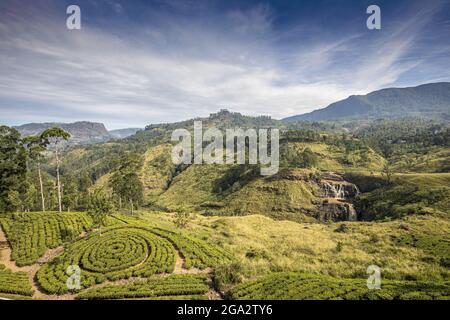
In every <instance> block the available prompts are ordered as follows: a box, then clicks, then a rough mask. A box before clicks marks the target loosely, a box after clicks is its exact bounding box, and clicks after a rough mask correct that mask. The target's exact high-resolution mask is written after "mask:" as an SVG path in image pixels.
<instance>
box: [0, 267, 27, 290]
mask: <svg viewBox="0 0 450 320" xmlns="http://www.w3.org/2000/svg"><path fill="white" fill-rule="evenodd" d="M0 292H1V293H10V294H20V295H25V296H32V295H33V290H32V289H31V285H30V280H29V279H28V274H26V273H25V272H12V271H11V270H9V269H6V267H5V266H4V265H2V264H0Z"/></svg>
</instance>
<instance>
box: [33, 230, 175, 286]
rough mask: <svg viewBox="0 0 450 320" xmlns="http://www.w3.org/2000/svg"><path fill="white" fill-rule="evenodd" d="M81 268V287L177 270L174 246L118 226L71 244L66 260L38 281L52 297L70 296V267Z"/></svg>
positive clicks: (44, 270) (57, 262) (59, 260)
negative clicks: (175, 267)
mask: <svg viewBox="0 0 450 320" xmlns="http://www.w3.org/2000/svg"><path fill="white" fill-rule="evenodd" d="M73 264H75V265H78V266H80V268H81V287H82V288H87V287H89V286H92V285H94V284H96V283H102V282H104V281H106V280H119V279H128V278H130V277H132V276H135V277H149V276H151V275H154V274H158V273H170V272H172V271H173V269H174V266H175V250H174V248H173V246H172V244H171V243H170V242H169V241H168V240H166V239H164V238H162V237H159V236H157V235H156V234H154V233H152V232H151V231H150V230H149V229H146V228H144V227H130V226H118V227H112V228H109V229H106V230H103V231H102V232H101V233H95V234H92V235H91V236H88V237H86V238H83V239H82V240H79V241H77V242H75V243H73V244H71V245H70V246H69V247H68V248H67V250H66V251H65V252H64V254H63V255H62V256H59V257H57V258H56V259H54V260H53V261H51V262H49V263H47V264H45V265H44V266H43V267H42V268H41V269H39V271H38V273H37V280H38V282H39V284H40V285H41V286H42V288H43V289H44V290H45V291H46V292H48V293H58V294H61V293H66V292H68V291H69V290H68V288H67V287H66V280H67V277H68V276H67V274H66V270H67V268H68V267H69V266H70V265H73Z"/></svg>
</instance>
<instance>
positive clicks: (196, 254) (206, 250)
mask: <svg viewBox="0 0 450 320" xmlns="http://www.w3.org/2000/svg"><path fill="white" fill-rule="evenodd" d="M152 232H153V233H155V234H158V235H160V236H162V237H165V238H167V239H169V240H170V241H171V242H172V243H173V244H174V245H175V247H176V248H177V249H178V250H179V251H180V253H181V255H182V256H183V257H184V260H185V261H184V267H185V268H187V269H190V268H199V269H205V268H208V267H215V266H218V265H221V264H226V263H229V262H231V260H232V255H231V254H230V253H229V252H227V251H226V250H224V249H222V248H221V247H219V246H217V245H214V244H211V243H209V242H207V241H203V240H201V239H198V238H196V237H193V236H191V235H188V234H184V233H178V232H172V231H170V230H166V229H161V228H153V229H152Z"/></svg>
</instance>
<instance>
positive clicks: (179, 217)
mask: <svg viewBox="0 0 450 320" xmlns="http://www.w3.org/2000/svg"><path fill="white" fill-rule="evenodd" d="M190 217H191V215H190V213H189V212H187V211H184V210H179V211H177V212H175V221H174V222H175V225H176V226H177V227H178V228H185V227H186V226H187V224H188V222H189V220H190Z"/></svg>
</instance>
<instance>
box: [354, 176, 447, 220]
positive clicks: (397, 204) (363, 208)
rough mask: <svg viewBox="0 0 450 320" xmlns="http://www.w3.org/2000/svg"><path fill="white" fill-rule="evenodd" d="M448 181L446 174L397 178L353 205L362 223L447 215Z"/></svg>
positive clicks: (359, 198)
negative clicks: (359, 214)
mask: <svg viewBox="0 0 450 320" xmlns="http://www.w3.org/2000/svg"><path fill="white" fill-rule="evenodd" d="M449 178H450V175H448V174H427V175H403V176H401V175H396V176H395V179H393V180H392V181H391V184H389V185H386V184H385V185H382V184H380V185H378V186H376V188H375V189H373V190H371V191H370V192H368V193H364V194H362V195H360V196H359V197H358V198H357V199H356V202H355V204H356V207H357V208H358V211H359V212H362V217H363V219H365V220H373V219H384V218H389V217H391V218H401V217H404V216H407V215H411V214H430V213H433V212H449V210H450V203H449V202H448V199H449V198H450V187H448V186H447V185H448V182H447V181H448V179H449Z"/></svg>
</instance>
